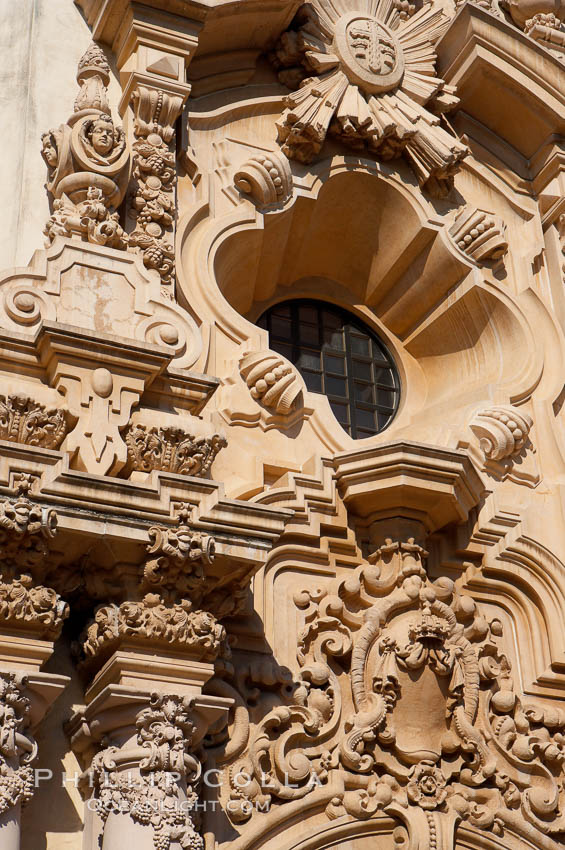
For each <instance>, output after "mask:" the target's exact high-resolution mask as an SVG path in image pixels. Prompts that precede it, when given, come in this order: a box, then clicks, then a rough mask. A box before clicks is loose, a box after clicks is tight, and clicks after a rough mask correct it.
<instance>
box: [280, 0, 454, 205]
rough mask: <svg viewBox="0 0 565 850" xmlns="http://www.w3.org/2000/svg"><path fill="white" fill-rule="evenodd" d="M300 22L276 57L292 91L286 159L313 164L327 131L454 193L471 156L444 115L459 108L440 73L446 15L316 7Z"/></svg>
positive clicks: (388, 6)
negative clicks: (438, 49) (438, 46)
mask: <svg viewBox="0 0 565 850" xmlns="http://www.w3.org/2000/svg"><path fill="white" fill-rule="evenodd" d="M297 20H298V23H299V25H298V29H296V30H291V31H289V32H288V33H286V34H285V35H284V36H283V37H282V39H281V41H280V43H279V45H278V46H277V48H276V49H275V51H274V52H273V54H272V59H273V62H274V64H275V66H276V67H278V68H279V69H280V72H281V73H280V75H279V76H280V79H281V82H283V83H285V84H287V85H288V86H289V87H290V88H296V91H294V92H293V93H292V94H290V95H288V96H287V98H286V101H285V103H286V107H287V108H286V110H285V112H284V113H283V115H282V117H281V119H280V121H279V122H278V128H279V142H280V144H281V145H282V150H283V152H284V153H285V154H286V155H287V156H288V157H290V158H291V159H297V160H299V161H300V162H311V160H312V159H313V158H314V157H315V156H316V154H318V153H319V151H320V149H321V147H322V145H323V143H324V140H325V138H326V135H327V134H328V133H330V134H331V135H332V136H335V137H336V138H338V139H339V140H340V141H341V142H343V143H344V144H346V145H348V146H350V147H352V148H354V149H356V150H360V149H363V148H367V149H368V150H369V151H370V152H373V153H375V154H376V155H377V156H378V157H380V158H381V159H385V160H389V159H395V158H396V157H399V156H401V155H403V156H404V157H405V158H406V159H407V160H408V162H409V163H410V165H411V167H412V168H413V170H414V171H415V173H416V176H417V178H418V181H419V183H420V185H421V186H424V187H426V188H427V189H428V190H430V191H431V192H432V193H434V194H436V195H443V194H445V193H446V192H448V191H449V189H450V187H451V185H452V179H453V175H454V174H455V172H456V171H457V170H458V168H459V165H460V163H461V160H462V159H463V158H464V157H465V156H466V155H467V153H468V150H467V148H466V147H465V146H464V145H463V144H461V143H460V142H459V141H458V140H457V139H456V138H454V137H453V136H452V135H450V134H449V133H447V132H446V131H445V130H444V129H443V127H442V126H441V120H440V117H439V115H440V113H441V112H444V111H447V110H448V109H452V108H453V107H454V106H455V105H456V104H457V99H456V97H455V96H454V90H453V89H452V88H450V87H449V86H447V85H446V84H445V83H444V82H443V80H441V79H439V78H438V77H437V76H436V75H435V63H436V54H435V49H434V44H435V42H436V41H437V39H438V37H439V36H440V34H441V33H442V31H443V29H444V27H445V25H446V19H445V18H444V16H443V13H442V10H441V9H435V8H433V7H431V6H429V5H424V6H423V8H422V9H420V11H418V12H416V14H414V15H413V16H410V15H409V14H408V13H407V11H406V10H405V9H403V8H402V4H394V3H382V2H378V0H371V2H369V3H368V4H365V5H363V4H360V3H358V2H356V0H340V2H338V3H334V4H329V3H326V2H324V0H313V2H312V3H308V4H305V5H304V6H303V7H302V10H301V12H300V13H299V16H298V18H297Z"/></svg>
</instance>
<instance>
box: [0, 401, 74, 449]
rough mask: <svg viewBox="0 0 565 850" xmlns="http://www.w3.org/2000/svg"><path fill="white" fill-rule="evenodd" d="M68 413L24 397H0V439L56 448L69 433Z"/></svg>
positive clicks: (45, 447)
mask: <svg viewBox="0 0 565 850" xmlns="http://www.w3.org/2000/svg"><path fill="white" fill-rule="evenodd" d="M68 420H69V414H68V412H67V411H65V410H62V409H61V408H58V407H52V408H46V407H45V405H43V404H39V403H38V402H36V401H33V400H32V399H31V398H29V397H28V396H26V395H23V394H17V395H10V396H4V395H0V440H8V441H11V442H14V443H25V444H26V445H28V446H41V448H44V449H58V448H59V446H60V445H61V443H62V442H63V440H64V439H65V436H66V434H67V432H68V431H69V421H68Z"/></svg>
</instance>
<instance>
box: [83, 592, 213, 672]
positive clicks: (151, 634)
mask: <svg viewBox="0 0 565 850" xmlns="http://www.w3.org/2000/svg"><path fill="white" fill-rule="evenodd" d="M126 640H127V641H128V642H129V643H130V644H132V645H135V644H139V646H140V647H146V646H148V645H151V646H154V647H158V646H160V647H161V648H162V649H167V648H171V649H175V650H182V651H183V652H184V653H185V655H187V656H190V657H191V658H193V659H195V660H197V661H214V660H215V659H216V658H217V656H218V655H219V654H220V653H221V652H226V651H227V643H226V633H225V629H224V627H223V626H221V625H219V623H218V622H217V621H216V619H215V618H214V617H213V616H212V615H211V614H209V613H208V612H206V611H198V610H196V611H195V610H193V608H192V604H191V602H190V601H189V600H183V601H181V602H180V603H172V604H171V603H165V602H164V601H163V599H162V597H161V596H159V595H158V594H157V593H147V594H146V595H145V596H144V597H143V599H142V600H141V601H140V602H122V604H121V605H103V606H101V607H100V608H98V609H97V611H96V613H95V616H94V622H93V623H92V624H91V625H89V626H87V628H86V630H85V633H84V639H83V642H82V652H83V655H84V659H85V662H87V666H89V667H90V666H92V664H91V663H88V662H95V663H96V665H97V666H100V665H101V664H102V663H103V662H105V661H106V660H107V659H108V658H109V656H110V655H111V654H112V652H114V651H115V650H116V649H117V648H118V647H119V646H120V644H121V643H122V642H123V641H126Z"/></svg>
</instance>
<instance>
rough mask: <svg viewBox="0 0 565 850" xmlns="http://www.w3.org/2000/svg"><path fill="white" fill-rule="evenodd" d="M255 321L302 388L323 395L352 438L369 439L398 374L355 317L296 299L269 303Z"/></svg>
mask: <svg viewBox="0 0 565 850" xmlns="http://www.w3.org/2000/svg"><path fill="white" fill-rule="evenodd" d="M258 324H259V326H260V327H262V328H265V329H266V330H268V331H269V344H270V346H271V348H272V349H273V350H274V351H278V353H279V354H282V355H283V356H284V357H286V358H287V359H288V360H290V361H291V362H292V363H294V364H295V365H296V367H297V369H298V370H299V371H300V373H301V374H302V377H303V378H304V382H305V383H306V386H307V387H308V389H309V390H310V391H311V392H316V393H324V394H325V395H327V397H328V399H329V402H330V406H331V408H332V410H333V412H334V414H335V416H336V419H337V420H338V422H339V423H340V425H342V426H343V428H345V430H346V431H347V432H348V433H349V434H351V436H352V437H354V438H355V439H362V438H365V437H371V436H373V435H374V434H378V432H379V431H383V430H384V429H385V428H386V427H387V425H389V424H390V422H391V421H392V419H393V417H394V414H395V413H396V410H397V408H398V403H399V400H400V381H399V377H398V372H397V371H396V368H395V365H394V361H393V359H392V357H391V356H390V354H389V352H388V351H387V349H386V347H385V346H384V344H383V343H382V342H381V341H380V340H379V339H378V338H377V337H376V336H375V334H374V333H373V332H372V331H371V330H369V328H368V327H366V326H365V325H364V324H363V323H362V322H361V321H360V320H359V319H357V318H356V317H355V316H352V315H351V314H350V313H346V312H345V310H340V309H339V308H338V307H334V306H332V305H330V304H324V303H323V302H322V301H307V300H297V301H287V302H284V303H283V304H277V305H276V306H275V307H271V309H270V310H267V312H266V313H263V315H262V316H261V318H260V319H259V322H258Z"/></svg>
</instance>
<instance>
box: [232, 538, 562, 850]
mask: <svg viewBox="0 0 565 850" xmlns="http://www.w3.org/2000/svg"><path fill="white" fill-rule="evenodd" d="M426 555H427V553H426V552H425V551H424V550H423V549H422V548H421V547H420V546H418V545H417V544H415V543H414V541H413V540H409V541H407V542H394V541H391V540H388V541H386V543H385V544H384V545H383V546H382V547H381V548H380V549H378V550H377V551H376V552H375V554H374V555H373V556H372V557H371V558H370V559H369V563H365V564H363V565H361V566H360V567H359V568H357V569H356V571H355V572H354V574H353V575H352V574H348V575H347V576H345V577H343V578H341V579H339V578H338V579H336V580H334V581H333V582H331V583H330V584H329V586H328V587H327V589H325V590H324V589H321V590H319V591H316V592H315V593H312V592H302V593H298V594H297V595H296V597H295V602H296V604H297V605H298V607H299V608H301V609H302V610H303V611H304V616H305V627H304V629H303V631H302V632H301V634H300V636H299V640H298V654H297V658H298V662H299V665H300V677H299V681H298V682H297V685H296V690H295V692H294V697H293V702H292V703H291V704H288V705H278V706H276V707H275V708H273V709H272V710H271V711H270V712H268V714H267V715H266V716H265V717H264V718H263V719H262V720H260V721H259V722H258V723H257V724H256V726H254V728H253V730H252V731H251V733H250V735H249V743H248V745H247V746H246V748H245V751H244V753H243V754H242V755H241V756H240V757H239V760H236V761H234V762H233V763H232V765H231V767H230V768H229V777H230V783H231V793H230V801H229V805H228V806H227V810H228V813H229V815H230V817H231V818H232V820H234V821H235V822H237V823H243V822H245V821H246V820H248V819H249V818H250V817H256V818H259V817H269V815H264V814H261V813H260V812H258V811H257V808H258V807H254V806H253V804H254V803H257V802H258V801H261V803H262V808H263V809H265V806H264V805H263V804H264V803H265V801H266V802H267V803H269V804H270V805H271V807H272V806H273V805H276V806H278V805H283V804H284V803H285V802H287V801H291V800H294V801H298V800H301V799H303V798H305V797H307V796H308V795H309V794H311V793H313V792H314V790H315V789H319V788H320V787H324V786H326V787H328V788H329V789H333V791H332V792H331V793H330V794H329V795H328V797H327V798H326V799H328V800H329V802H328V803H327V809H326V813H327V815H328V817H330V818H337V817H340V816H342V815H345V814H350V815H352V816H353V817H355V818H358V819H366V818H369V817H372V816H374V815H377V814H379V813H384V814H387V815H389V816H391V817H393V818H395V819H397V820H399V821H400V822H401V824H403V825H404V826H406V827H407V828H408V829H409V831H410V830H416V831H417V832H418V840H419V842H420V843H418V847H419V848H425V850H432V848H433V850H436V848H439V847H441V848H442V850H444V848H453V847H454V842H455V832H456V827H457V824H458V823H459V822H461V821H467V822H468V823H469V824H471V825H472V826H474V827H475V828H477V829H483V830H490V831H494V832H498V833H502V832H503V831H504V829H505V828H506V826H509V827H511V828H512V829H514V830H515V829H518V830H519V831H520V829H522V831H524V830H525V831H526V832H527V833H528V835H529V837H530V839H531V837H532V835H534V834H535V831H536V830H537V831H538V834H544V835H561V834H563V832H564V831H565V819H564V818H563V815H562V808H563V804H564V802H565V800H564V798H563V794H564V791H563V778H564V774H563V765H564V763H565V747H564V744H565V738H564V736H563V732H564V730H565V725H564V724H565V713H563V712H561V711H559V710H557V711H555V710H548V709H545V708H544V707H543V706H536V705H530V704H528V703H527V702H526V701H522V700H521V699H519V698H518V696H517V695H516V693H515V691H514V686H513V680H512V675H511V673H512V669H511V663H510V661H509V659H508V658H507V656H506V655H505V654H504V652H503V649H502V647H501V640H502V636H503V630H502V623H501V622H500V620H498V619H496V618H494V619H488V618H487V617H486V616H485V615H484V613H483V612H482V611H481V610H480V609H479V608H478V606H477V604H476V603H475V602H474V601H473V599H471V598H470V597H469V596H466V595H465V594H462V593H461V592H460V591H459V590H458V589H457V587H456V586H455V585H454V583H453V582H452V581H451V580H450V579H448V578H445V577H441V578H438V579H437V580H435V581H432V580H431V579H430V578H429V577H428V575H427V572H426V569H425V562H426ZM424 705H425V706H426V710H425V712H423V711H422V706H424ZM242 776H244V777H246V781H245V782H243V783H242V782H241V777H242ZM339 789H341V790H339ZM266 808H268V806H267V807H266ZM520 824H522V825H523V826H522V827H521V826H520ZM411 846H412V845H411ZM414 846H416V845H414Z"/></svg>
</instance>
